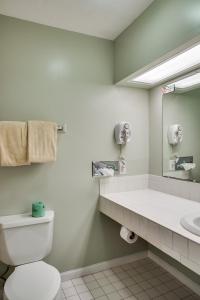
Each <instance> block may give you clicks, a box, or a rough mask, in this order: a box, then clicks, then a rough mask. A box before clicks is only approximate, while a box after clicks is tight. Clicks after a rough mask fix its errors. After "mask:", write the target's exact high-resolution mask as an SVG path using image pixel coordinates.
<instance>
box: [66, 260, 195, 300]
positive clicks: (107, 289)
mask: <svg viewBox="0 0 200 300" xmlns="http://www.w3.org/2000/svg"><path fill="white" fill-rule="evenodd" d="M62 293H63V294H62V297H63V300H64V299H67V300H90V299H98V300H119V299H126V300H149V299H155V300H178V299H185V300H198V299H199V300H200V296H197V295H196V294H194V293H193V292H192V291H191V290H190V289H188V288H187V287H186V286H184V285H183V284H182V283H181V282H179V281H178V280H177V279H175V278H174V277H173V276H172V275H170V274H169V273H168V272H167V271H166V270H164V269H163V268H161V267H160V266H158V265H157V264H156V263H154V262H153V261H152V260H150V259H149V258H145V259H142V260H139V261H136V262H133V263H130V264H127V265H122V266H120V267H116V268H113V269H109V270H105V271H102V272H99V273H94V274H90V275H88V276H84V277H81V278H75V279H72V280H69V281H66V282H63V283H62Z"/></svg>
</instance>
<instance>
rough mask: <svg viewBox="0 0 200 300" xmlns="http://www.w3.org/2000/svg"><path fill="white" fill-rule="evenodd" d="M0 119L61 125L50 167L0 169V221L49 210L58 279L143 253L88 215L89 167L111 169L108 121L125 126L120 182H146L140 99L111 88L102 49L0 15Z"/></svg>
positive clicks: (142, 95)
mask: <svg viewBox="0 0 200 300" xmlns="http://www.w3.org/2000/svg"><path fill="white" fill-rule="evenodd" d="M0 40H1V43H0V70H1V72H0V120H29V119H41V120H54V121H56V122H58V123H62V122H64V121H66V123H67V126H68V132H67V134H66V135H59V142H58V160H57V162H56V163H49V164H41V165H33V166H26V167H16V168H0V191H1V193H0V215H6V214H13V213H21V212H26V211H28V210H30V207H31V203H32V202H33V201H35V200H37V199H41V200H43V201H45V202H46V203H47V205H48V207H49V208H52V209H54V210H55V213H56V219H55V235H54V244H53V250H52V253H51V255H50V257H49V259H48V261H49V262H50V263H52V264H53V265H55V266H56V267H58V268H59V270H61V271H64V270H68V269H72V268H77V267H82V266H84V265H89V264H93V263H97V262H100V261H104V260H108V259H111V258H114V257H119V256H123V255H126V254H130V253H133V252H137V251H140V250H143V249H146V243H145V242H144V241H142V240H140V241H139V242H138V243H136V244H135V245H132V246H130V245H127V244H126V243H125V242H124V241H122V240H121V239H120V237H119V229H120V226H119V225H118V224H117V223H115V222H113V221H112V220H110V219H109V218H107V217H105V216H103V215H101V214H100V213H98V210H97V203H98V194H99V187H98V180H96V179H93V178H92V177H91V162H92V160H101V159H102V160H113V159H114V160H115V159H117V157H118V154H119V149H118V147H117V146H116V145H115V143H114V139H113V128H114V125H115V123H116V122H118V121H121V120H127V121H130V122H131V123H132V126H133V139H132V141H131V142H130V143H129V144H128V146H127V148H126V150H125V155H126V157H127V160H128V167H129V174H140V173H148V155H149V145H148V142H149V137H148V136H149V132H148V124H149V115H148V109H149V104H148V93H147V91H145V90H139V89H131V88H123V87H116V86H114V85H113V67H114V66H113V50H114V49H113V43H112V42H111V41H107V40H103V39H98V38H94V37H89V36H86V35H82V34H77V33H72V32H68V31H64V30H60V29H55V28H50V27H47V26H43V25H37V24H33V23H30V22H26V21H20V20H17V19H14V18H9V17H4V16H0Z"/></svg>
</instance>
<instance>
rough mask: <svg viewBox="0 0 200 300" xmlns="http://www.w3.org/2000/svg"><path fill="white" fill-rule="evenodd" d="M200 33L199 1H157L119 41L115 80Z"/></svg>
mask: <svg viewBox="0 0 200 300" xmlns="http://www.w3.org/2000/svg"><path fill="white" fill-rule="evenodd" d="M198 34H200V1H199V0H155V1H154V2H153V3H152V4H151V5H150V6H149V7H148V8H147V9H146V10H145V11H144V13H143V14H142V15H141V16H140V17H138V18H137V19H136V20H135V21H134V22H133V23H132V25H130V26H129V27H128V28H127V29H126V30H125V31H124V32H123V33H122V34H121V35H120V36H119V37H118V38H117V39H116V40H115V81H116V82H117V81H119V80H121V79H123V78H124V77H126V76H128V75H130V74H131V73H133V72H135V71H137V70H139V69H140V68H142V67H144V66H146V65H148V64H150V63H152V62H153V61H155V60H156V59H158V58H160V57H161V56H163V55H165V54H166V53H168V52H169V51H171V50H174V49H176V48H177V47H179V46H181V45H183V44H184V43H186V42H188V41H189V40H191V39H192V38H194V37H195V36H197V35H198Z"/></svg>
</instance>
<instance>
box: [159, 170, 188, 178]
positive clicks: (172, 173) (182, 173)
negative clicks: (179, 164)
mask: <svg viewBox="0 0 200 300" xmlns="http://www.w3.org/2000/svg"><path fill="white" fill-rule="evenodd" d="M163 176H165V177H172V178H178V179H182V180H192V179H191V172H190V171H184V170H177V171H169V172H166V173H163Z"/></svg>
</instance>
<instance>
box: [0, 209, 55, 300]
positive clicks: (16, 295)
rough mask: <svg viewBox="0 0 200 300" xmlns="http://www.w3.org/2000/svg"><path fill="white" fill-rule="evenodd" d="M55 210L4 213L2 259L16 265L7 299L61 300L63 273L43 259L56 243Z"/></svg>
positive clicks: (0, 234) (0, 221)
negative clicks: (33, 213) (36, 215)
mask: <svg viewBox="0 0 200 300" xmlns="http://www.w3.org/2000/svg"><path fill="white" fill-rule="evenodd" d="M53 221H54V212H53V211H47V212H46V215H45V216H44V217H41V218H33V217H32V216H31V215H30V214H21V215H13V216H6V217H0V261H1V262H3V263H5V264H7V265H10V266H15V267H16V268H15V270H14V272H13V273H12V274H11V275H10V276H9V277H8V279H7V280H6V282H5V286H4V296H3V297H4V300H59V299H60V285H61V279H60V273H59V272H58V270H57V269H56V268H54V267H53V266H51V265H49V264H47V263H45V262H43V261H41V260H42V259H43V258H44V257H45V256H47V255H48V254H49V252H50V250H51V247H52V239H53Z"/></svg>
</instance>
